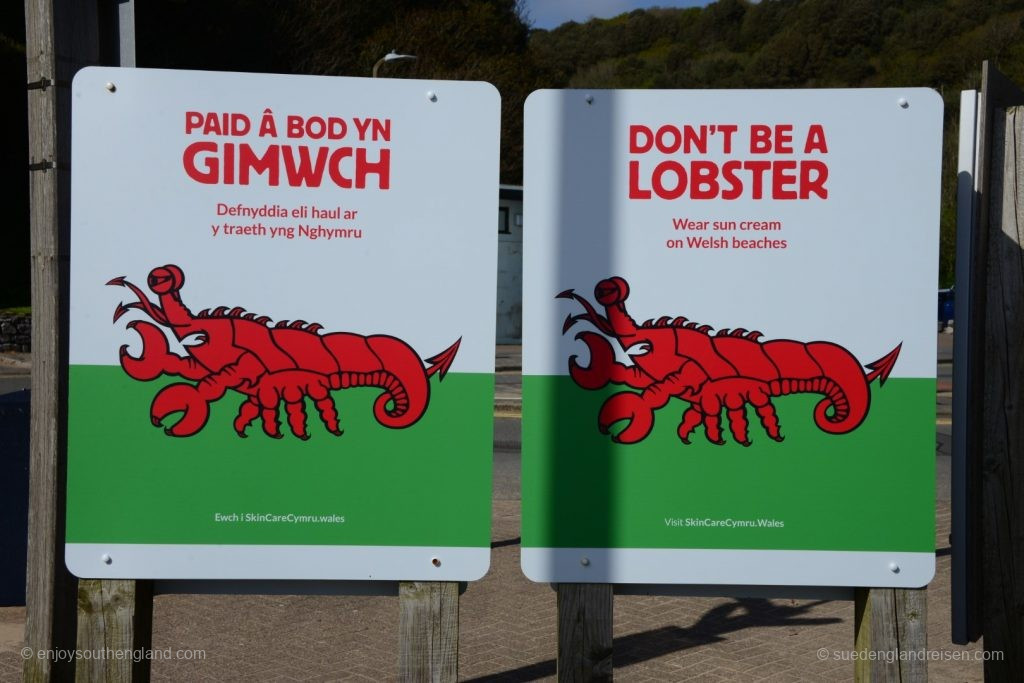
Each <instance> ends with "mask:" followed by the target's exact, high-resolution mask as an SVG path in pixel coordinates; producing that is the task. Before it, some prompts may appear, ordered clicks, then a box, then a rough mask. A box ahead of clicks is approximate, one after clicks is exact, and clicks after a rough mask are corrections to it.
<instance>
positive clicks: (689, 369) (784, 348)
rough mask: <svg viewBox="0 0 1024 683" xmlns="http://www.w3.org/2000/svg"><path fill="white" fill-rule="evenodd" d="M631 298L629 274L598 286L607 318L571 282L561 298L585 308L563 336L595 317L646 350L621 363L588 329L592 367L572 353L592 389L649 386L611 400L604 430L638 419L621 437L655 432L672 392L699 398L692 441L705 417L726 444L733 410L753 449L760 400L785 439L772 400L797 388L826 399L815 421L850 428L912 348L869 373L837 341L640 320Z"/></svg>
mask: <svg viewBox="0 0 1024 683" xmlns="http://www.w3.org/2000/svg"><path fill="white" fill-rule="evenodd" d="M628 296H629V284H628V283H627V282H626V281H625V280H624V279H622V278H621V277H612V278H609V279H607V280H602V281H601V282H599V283H598V284H597V287H595V288H594V298H595V299H596V300H597V302H598V303H599V304H600V305H602V306H604V308H605V312H606V315H601V314H600V313H598V312H597V311H596V310H595V308H594V306H593V305H592V304H591V303H590V302H589V301H587V300H586V299H584V298H583V297H581V296H579V295H578V294H576V293H575V292H574V291H573V290H571V289H569V290H566V291H564V292H562V293H561V294H559V295H558V296H557V297H556V298H561V299H573V300H575V301H578V302H579V303H580V304H582V306H583V308H584V310H585V312H584V313H581V314H578V315H575V316H574V315H570V316H569V317H567V318H566V320H565V324H564V325H563V328H562V333H563V334H564V333H565V332H567V331H568V330H569V329H570V328H571V327H572V326H573V325H575V324H576V323H577V322H579V321H581V320H582V321H587V322H590V323H591V324H593V325H594V327H596V328H597V329H598V330H600V332H602V333H603V334H604V335H606V336H607V337H610V338H612V339H614V340H616V341H617V342H618V343H619V345H620V346H621V347H622V350H623V351H624V352H625V351H626V350H627V349H636V350H639V351H644V352H645V353H643V354H641V355H634V356H632V358H633V359H634V361H635V365H625V364H623V363H619V362H617V361H616V360H615V351H614V349H613V348H612V345H611V343H610V342H609V340H608V339H607V338H606V337H604V336H601V335H600V334H597V333H596V332H589V331H587V332H580V333H578V334H577V335H576V338H577V339H580V340H582V341H583V342H584V343H585V344H586V345H587V348H588V349H589V350H590V364H589V366H588V367H583V366H581V365H580V364H578V363H577V362H576V356H572V357H570V358H569V374H570V375H571V376H572V379H573V380H574V381H575V382H576V384H578V385H579V386H581V387H582V388H584V389H600V388H602V387H604V386H605V385H607V384H609V383H612V384H624V385H626V386H628V387H630V388H632V389H640V390H641V391H640V393H636V392H632V391H622V392H619V393H617V394H614V395H613V396H611V397H609V398H608V400H606V401H605V402H604V405H602V406H601V410H600V413H599V415H598V428H599V429H600V430H601V433H603V434H607V433H609V429H610V427H611V426H612V425H613V424H615V423H616V422H618V421H620V420H627V421H628V423H627V425H626V426H625V428H624V429H622V431H620V432H619V433H618V434H615V435H613V436H612V439H613V440H615V441H617V442H620V443H636V442H638V441H641V440H643V439H644V438H646V437H647V435H648V434H649V433H650V432H651V429H652V427H653V426H654V411H655V410H657V409H659V408H663V407H664V406H665V405H666V404H667V403H668V402H669V399H671V398H672V397H676V398H679V399H682V400H684V401H687V402H689V403H690V406H689V407H688V408H686V410H685V411H684V412H683V417H682V422H681V423H680V425H679V428H678V434H679V438H680V440H682V442H683V443H685V444H689V443H690V441H689V439H690V435H691V434H692V433H693V431H694V430H695V429H696V428H697V426H698V425H700V424H703V425H704V433H705V435H706V436H707V438H708V440H709V441H711V443H714V444H718V445H721V444H723V443H725V440H724V439H723V438H722V425H721V412H722V408H723V407H724V408H725V411H726V415H727V418H728V422H729V430H730V432H731V433H732V437H733V438H734V439H735V440H736V442H737V443H739V444H742V445H743V446H749V445H750V439H749V437H748V433H747V427H748V424H747V414H746V406H747V404H749V405H752V406H753V407H754V410H755V411H756V412H757V416H758V417H759V418H760V420H761V425H762V426H763V427H764V430H765V432H766V433H767V434H768V436H770V437H771V438H772V439H775V440H776V441H782V439H783V437H782V433H781V432H780V431H779V418H778V416H777V415H776V412H775V406H773V405H772V398H773V397H776V396H785V395H787V394H795V393H815V394H822V395H823V396H824V398H823V399H822V400H821V401H820V402H818V404H817V405H816V406H815V409H814V423H815V424H816V425H817V426H818V428H819V429H821V430H823V431H825V432H827V433H829V434H846V433H848V432H851V431H853V430H854V429H856V428H857V427H858V426H860V424H861V423H862V422H863V421H864V419H865V418H866V417H867V414H868V408H869V407H870V405H871V391H870V387H869V385H870V384H871V382H873V381H874V380H876V379H877V380H878V383H879V385H882V384H884V383H885V380H886V379H888V377H889V374H890V373H891V372H892V369H893V366H894V365H895V364H896V358H897V357H898V356H899V353H900V348H902V346H903V345H902V343H901V344H899V345H897V346H896V348H894V349H893V350H892V351H890V352H889V353H888V354H886V355H885V356H883V357H882V358H880V359H878V360H876V361H875V362H873V363H869V364H868V365H867V367H868V368H870V369H871V372H869V373H866V374H865V372H864V370H863V369H862V368H861V365H860V362H859V361H858V360H857V359H856V358H855V357H854V356H853V354H851V353H850V352H849V351H847V350H846V349H845V348H843V347H842V346H839V345H838V344H833V343H831V342H825V341H815V342H807V343H804V342H798V341H793V340H789V339H777V340H771V341H765V342H761V341H758V339H759V338H760V337H762V336H763V335H762V334H761V333H760V332H756V331H755V332H747V331H746V330H744V329H737V330H733V331H732V332H730V331H729V330H727V329H726V330H721V331H719V332H718V334H716V335H714V336H712V335H711V334H710V330H711V327H710V326H709V325H701V326H698V325H697V324H696V323H693V322H690V323H687V322H686V320H687V319H686V318H682V317H680V318H675V319H674V320H670V319H669V317H668V316H665V317H663V318H660V319H658V320H657V321H652V320H648V321H647V322H645V323H644V324H643V325H637V324H636V322H635V321H634V320H633V319H632V318H631V317H630V316H629V314H628V313H627V312H626V306H625V302H626V298H627V297H628Z"/></svg>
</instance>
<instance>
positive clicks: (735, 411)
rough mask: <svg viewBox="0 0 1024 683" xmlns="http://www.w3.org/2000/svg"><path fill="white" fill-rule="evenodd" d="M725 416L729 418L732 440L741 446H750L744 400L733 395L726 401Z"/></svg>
mask: <svg viewBox="0 0 1024 683" xmlns="http://www.w3.org/2000/svg"><path fill="white" fill-rule="evenodd" d="M725 414H726V416H727V417H728V418H729V431H730V432H732V438H734V439H736V443H738V444H740V445H741V446H749V445H750V438H749V436H748V434H747V427H748V423H747V408H746V403H745V402H744V400H743V398H742V397H740V396H737V395H735V394H733V395H732V396H728V397H726V399H725Z"/></svg>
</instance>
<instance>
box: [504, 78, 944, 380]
mask: <svg viewBox="0 0 1024 683" xmlns="http://www.w3.org/2000/svg"><path fill="white" fill-rule="evenodd" d="M525 116H526V119H525V150H526V153H525V177H524V199H525V216H524V224H525V225H526V226H527V229H526V233H525V236H524V242H525V244H524V270H525V272H524V277H523V302H524V303H523V311H524V320H523V344H524V358H523V371H524V373H526V374H538V375H549V374H565V373H566V367H567V365H566V359H567V358H568V357H569V356H571V355H573V354H579V355H580V356H581V358H580V362H581V363H583V364H585V363H586V347H585V346H584V345H583V344H582V343H581V342H578V341H576V340H575V339H574V333H575V332H576V331H580V330H585V329H593V328H592V327H591V326H589V324H588V323H584V322H579V323H577V324H576V325H575V326H574V327H573V328H572V330H571V331H570V332H569V333H567V334H565V335H562V334H561V332H562V324H563V321H564V320H565V318H566V316H567V315H569V314H573V315H575V314H577V313H582V312H583V308H582V306H581V305H580V303H578V302H576V301H573V300H569V299H556V298H555V296H556V295H557V294H558V293H559V292H562V291H563V290H567V289H573V290H575V291H576V293H577V294H579V295H581V296H583V297H585V298H586V299H588V300H589V301H591V302H593V303H595V305H596V302H594V287H595V285H596V284H597V283H598V282H599V281H601V280H602V279H605V278H608V277H611V276H621V277H623V278H625V279H626V280H627V281H628V283H629V287H630V296H629V298H628V300H627V301H626V304H625V305H626V309H627V310H628V312H629V313H630V314H631V315H632V317H633V318H634V319H635V320H636V321H637V322H638V323H639V322H642V321H645V320H647V319H652V318H653V319H655V320H657V319H659V318H661V317H662V316H669V317H670V318H675V317H677V316H685V317H686V318H688V319H689V320H691V321H696V322H697V323H699V324H708V325H711V326H712V327H713V328H714V329H715V330H719V329H722V328H729V329H736V328H744V329H746V330H758V331H760V332H762V333H763V335H764V336H763V337H762V339H763V340H770V339H795V340H798V341H805V342H806V341H814V340H823V341H832V342H835V343H838V344H841V345H842V346H845V347H846V348H848V349H849V350H850V351H852V352H853V353H854V355H855V356H856V357H857V358H858V359H859V360H860V361H861V362H862V363H868V362H871V361H873V360H875V359H877V358H880V357H882V356H883V355H885V354H886V353H888V352H889V351H890V350H892V349H893V348H894V347H895V346H896V345H897V344H899V343H901V342H902V344H903V348H902V351H901V353H900V357H899V361H898V362H897V364H896V366H895V369H894V371H893V376H895V377H934V376H935V336H934V335H935V327H934V325H935V310H936V309H935V307H936V288H937V272H938V233H939V178H940V166H941V151H942V101H941V99H940V98H939V96H938V95H937V94H936V93H935V92H934V91H932V90H927V89H922V88H905V89H868V90H793V91H781V90H779V91H738V90H737V91H656V90H646V91H624V90H618V91H572V90H564V91H538V92H535V93H533V94H532V95H531V96H530V97H529V99H528V100H527V103H526V114H525ZM716 222H717V223H718V227H721V228H723V229H722V230H715V223H716ZM597 309H598V311H599V312H601V313H603V312H604V309H603V307H601V306H597Z"/></svg>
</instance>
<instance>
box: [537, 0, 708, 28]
mask: <svg viewBox="0 0 1024 683" xmlns="http://www.w3.org/2000/svg"><path fill="white" fill-rule="evenodd" d="M524 4H525V5H526V8H527V10H529V18H530V20H531V22H532V24H533V27H534V28H547V29H551V28H555V27H556V26H560V25H561V24H564V23H565V22H567V21H578V22H580V23H583V22H584V21H586V20H587V19H589V18H590V17H600V18H607V17H614V16H617V15H619V14H622V13H623V12H631V11H633V10H635V9H637V8H646V7H702V6H704V5H707V4H709V2H708V0H661V1H660V2H658V1H657V0H656V1H654V2H651V1H650V0H524Z"/></svg>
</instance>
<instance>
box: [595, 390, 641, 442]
mask: <svg viewBox="0 0 1024 683" xmlns="http://www.w3.org/2000/svg"><path fill="white" fill-rule="evenodd" d="M621 420H628V421H629V422H628V424H627V425H626V427H625V429H623V430H622V431H621V432H619V433H618V434H613V435H612V441H615V442H616V443H636V442H638V441H642V440H643V439H645V438H646V437H647V435H648V434H650V433H651V429H652V428H653V427H654V411H653V410H652V409H651V407H650V406H649V405H647V402H646V401H644V399H643V396H641V395H640V394H634V393H633V392H631V391H623V392H620V393H618V394H615V395H614V396H611V397H609V399H608V400H607V401H605V402H604V405H602V406H601V412H600V413H598V416H597V423H598V428H599V429H600V430H601V433H602V434H607V433H608V431H609V429H610V428H611V426H612V425H613V424H615V423H616V422H619V421H621Z"/></svg>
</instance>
